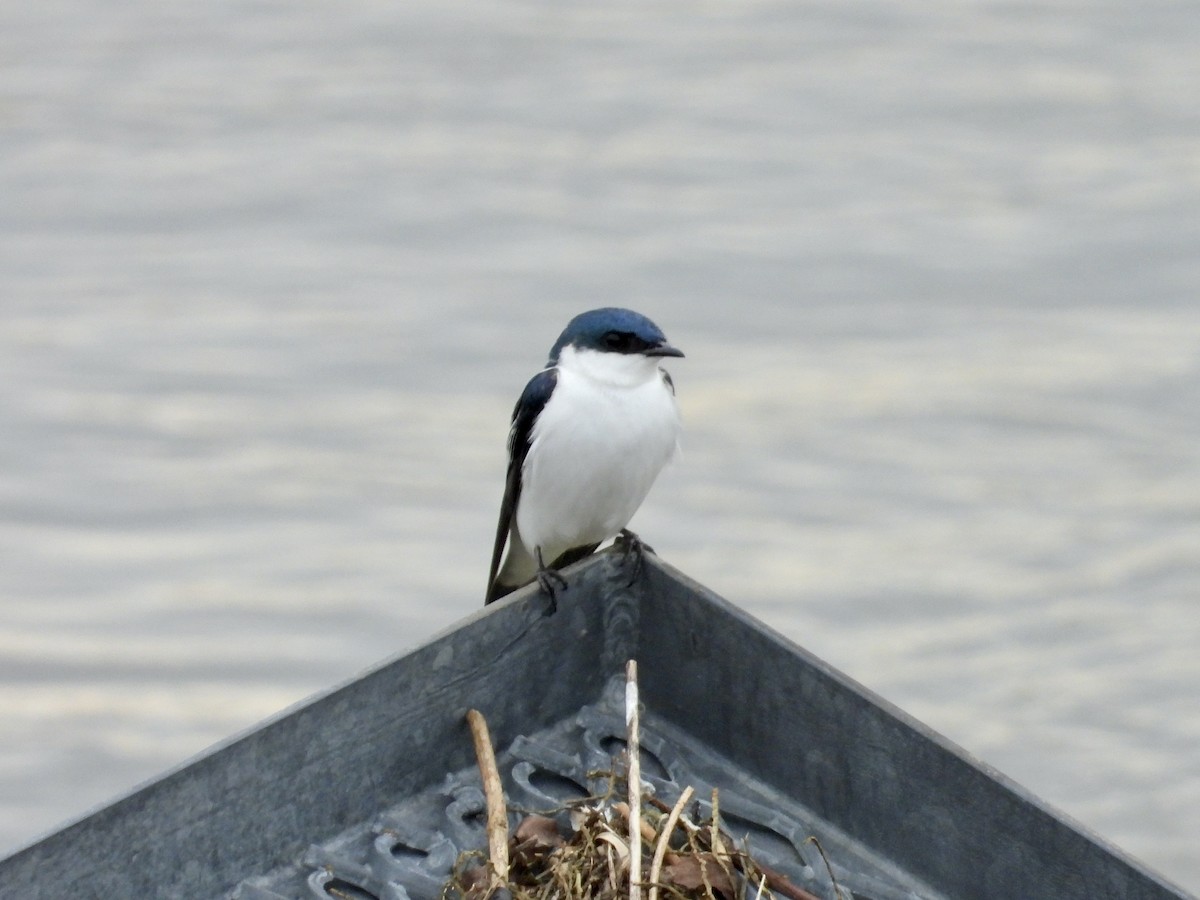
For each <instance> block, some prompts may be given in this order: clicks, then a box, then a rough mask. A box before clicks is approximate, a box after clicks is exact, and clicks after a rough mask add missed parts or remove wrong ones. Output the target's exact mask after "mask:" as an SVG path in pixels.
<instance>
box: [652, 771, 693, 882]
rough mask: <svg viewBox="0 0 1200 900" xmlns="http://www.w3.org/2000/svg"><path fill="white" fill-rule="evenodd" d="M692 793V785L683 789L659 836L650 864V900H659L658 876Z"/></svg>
mask: <svg viewBox="0 0 1200 900" xmlns="http://www.w3.org/2000/svg"><path fill="white" fill-rule="evenodd" d="M692 793H693V792H692V788H691V785H688V786H687V787H685V788H684V789H683V793H682V794H680V795H679V799H678V800H676V801H675V806H674V807H673V808H672V809H671V814H670V815H669V816H667V823H666V824H665V825H663V829H662V833H661V834H660V835H659V836H658V844H657V845H656V846H655V848H654V859H653V861H651V863H650V895H649V900H658V874H659V872H661V871H662V864H663V858H664V857H665V856H666V855H667V844H668V843H669V842H670V840H671V832H672V831H674V830H675V824H676V823H677V822H678V821H679V816H680V815H681V814H682V813H683V808H684V807H685V806H687V802H688V801H689V800H691V799H692Z"/></svg>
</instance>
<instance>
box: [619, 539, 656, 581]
mask: <svg viewBox="0 0 1200 900" xmlns="http://www.w3.org/2000/svg"><path fill="white" fill-rule="evenodd" d="M617 543H618V544H620V545H621V560H622V562H624V563H626V564H631V565H632V567H633V574H632V575H631V576H630V577H629V583H628V585H626V586H627V587H632V586H633V583H634V582H635V581H637V580H638V578H640V577H641V574H642V568H643V567H644V565H645V556H646V554H647V553H654V548H653V547H651V546H650V545H649V544H647V543H646V542H645V541H643V540H642V539H641V538H640V537H638V536H637V535H636V534H634V533H633V532H632V531H630V530H629V529H628V528H622V529H621V531H620V533H618V534H617ZM655 555H657V554H655Z"/></svg>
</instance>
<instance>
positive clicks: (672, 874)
mask: <svg viewBox="0 0 1200 900" xmlns="http://www.w3.org/2000/svg"><path fill="white" fill-rule="evenodd" d="M660 877H661V879H662V881H664V882H669V883H671V884H674V885H677V886H679V887H681V888H683V889H684V890H688V891H697V890H700V891H702V890H704V879H705V877H707V878H708V883H709V884H711V885H712V889H713V892H714V893H716V894H720V895H721V896H722V897H724V898H725V900H734V897H736V896H737V892H736V890H735V889H734V886H733V881H732V879H730V877H729V873H728V872H726V871H725V870H724V869H722V868H721V864H720V863H719V862H717V858H716V857H715V856H714V855H713V854H711V853H703V854H697V855H694V856H679V857H677V858H676V859H675V860H673V861H672V862H671V863H670V865H666V866H663V868H662V873H661V876H660Z"/></svg>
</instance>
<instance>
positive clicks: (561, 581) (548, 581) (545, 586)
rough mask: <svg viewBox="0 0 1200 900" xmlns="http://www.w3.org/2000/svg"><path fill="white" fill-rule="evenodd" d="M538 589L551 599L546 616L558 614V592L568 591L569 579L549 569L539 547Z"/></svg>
mask: <svg viewBox="0 0 1200 900" xmlns="http://www.w3.org/2000/svg"><path fill="white" fill-rule="evenodd" d="M537 561H538V573H537V583H538V587H540V588H541V589H542V593H543V594H545V595H546V597H547V598H548V599H549V601H550V602H549V603H548V604H547V607H546V615H548V616H552V615H554V614H555V613H556V612H558V592H559V591H565V590H566V589H567V579H565V578H564V577H563V576H562V575H560V574H559V573H558V572H556V571H555V570H554V569H551V568H548V567H547V566H546V563H545V562H544V561H543V560H542V550H541V548H540V547H539V548H538V551H537Z"/></svg>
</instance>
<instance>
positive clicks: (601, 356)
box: [484, 307, 683, 611]
mask: <svg viewBox="0 0 1200 900" xmlns="http://www.w3.org/2000/svg"><path fill="white" fill-rule="evenodd" d="M682 356H683V352H682V351H681V350H679V349H677V348H675V347H674V346H672V345H671V344H670V343H668V342H667V338H666V336H665V335H664V334H663V332H662V330H661V329H660V328H659V327H658V326H657V325H655V324H654V323H653V322H652V321H650V320H649V319H648V318H646V317H645V316H644V315H642V314H641V313H637V312H634V311H633V310H630V309H622V308H619V307H604V308H601V309H593V310H589V311H587V312H584V313H580V314H579V315H577V316H575V318H573V319H571V321H570V322H568V323H567V327H566V328H564V329H563V332H562V334H560V335H559V336H558V340H557V341H555V342H554V346H553V347H552V348H551V349H550V356H549V359H548V360H547V362H546V366H545V368H543V369H542V370H541V371H540V372H538V373H537V374H536V375H534V376H533V378H531V379H530V380H529V383H528V384H526V385H525V390H524V391H522V393H521V397H520V399H519V400H517V404H516V407H515V408H514V409H513V415H512V427H511V429H510V430H509V434H508V474H507V478H506V479H505V484H504V498H503V500H502V501H501V504H500V520H499V522H498V523H497V525H496V542H495V545H494V547H493V550H492V563H491V570H490V572H489V575H488V587H487V594H486V597H485V599H484V605H487V604H489V603H492V602H493V601H495V600H498V599H500V598H501V597H503V596H505V595H506V594H510V593H512V592H513V591H515V590H516V589H517V588H519V587H522V586H524V585H526V584H529V583H531V582H533V581H537V582H538V583H539V585H540V586H541V588H542V590H543V592H544V593H545V594H547V595H548V597H549V599H550V610H551V611H553V610H554V609H555V608H556V595H557V590H559V589H565V588H566V586H567V584H566V580H565V579H564V578H563V577H562V576H561V575H560V574H559V573H558V571H557V570H558V569H560V568H563V567H565V566H567V565H570V564H571V563H573V562H576V561H578V560H580V559H583V558H584V557H585V556H588V555H589V554H591V553H593V552H594V551H595V550H596V548H597V547H598V546H600V544H602V543H603V542H604V541H606V540H609V539H610V538H619V539H620V540H622V541H623V542H624V545H625V550H626V552H627V553H629V552H631V551H632V552H634V553H635V554H636V559H637V561H639V562H640V559H641V555H640V554H641V552H642V551H643V549H645V550H648V549H649V548H648V547H646V546H645V545H644V544H642V543H641V541H640V539H639V538H638V537H637V535H635V534H633V532H630V531H629V530H628V529H627V528H626V526H627V525H628V524H629V520H630V519H632V518H633V514H634V513H635V512H637V510H638V507H640V506H641V505H642V501H643V500H645V499H646V495H647V494H648V493H649V491H650V487H651V486H652V485H653V484H654V480H655V479H656V478H657V477H658V474H659V472H661V471H662V469H663V467H664V466H665V465H666V464H667V463H668V462H670V461H671V459H672V458H673V457H674V456H675V454H676V452H677V450H678V447H679V434H680V430H681V427H682V423H681V418H680V414H679V406H678V404H677V403H676V400H675V384H674V382H673V381H672V380H671V376H670V375H669V374H667V371H666V370H665V369H663V368H662V367H661V366H660V364H659V363H660V361H661V360H662V359H664V358H666V357H682ZM506 549H507V553H505V550H506ZM502 558H503V564H502V563H501V559H502Z"/></svg>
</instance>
